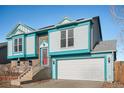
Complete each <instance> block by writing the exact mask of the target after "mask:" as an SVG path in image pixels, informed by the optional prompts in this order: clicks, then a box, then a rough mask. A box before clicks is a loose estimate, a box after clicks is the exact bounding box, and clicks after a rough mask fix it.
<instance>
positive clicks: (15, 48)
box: [14, 39, 17, 52]
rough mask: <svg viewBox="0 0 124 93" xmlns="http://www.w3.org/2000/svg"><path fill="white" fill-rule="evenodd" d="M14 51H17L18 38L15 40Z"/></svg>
mask: <svg viewBox="0 0 124 93" xmlns="http://www.w3.org/2000/svg"><path fill="white" fill-rule="evenodd" d="M14 52H17V39H15V40H14Z"/></svg>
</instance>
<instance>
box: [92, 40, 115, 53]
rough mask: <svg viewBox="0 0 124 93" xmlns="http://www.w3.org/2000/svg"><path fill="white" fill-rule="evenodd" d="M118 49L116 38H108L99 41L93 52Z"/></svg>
mask: <svg viewBox="0 0 124 93" xmlns="http://www.w3.org/2000/svg"><path fill="white" fill-rule="evenodd" d="M106 51H116V40H106V41H101V42H99V43H98V44H97V45H96V46H95V48H94V49H93V50H92V52H106Z"/></svg>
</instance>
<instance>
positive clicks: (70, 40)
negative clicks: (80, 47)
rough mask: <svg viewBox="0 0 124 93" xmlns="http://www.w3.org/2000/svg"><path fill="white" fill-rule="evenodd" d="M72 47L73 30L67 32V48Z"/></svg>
mask: <svg viewBox="0 0 124 93" xmlns="http://www.w3.org/2000/svg"><path fill="white" fill-rule="evenodd" d="M73 45H74V31H73V29H69V30H68V47H70V46H73Z"/></svg>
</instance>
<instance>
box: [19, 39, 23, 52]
mask: <svg viewBox="0 0 124 93" xmlns="http://www.w3.org/2000/svg"><path fill="white" fill-rule="evenodd" d="M19 51H22V38H19Z"/></svg>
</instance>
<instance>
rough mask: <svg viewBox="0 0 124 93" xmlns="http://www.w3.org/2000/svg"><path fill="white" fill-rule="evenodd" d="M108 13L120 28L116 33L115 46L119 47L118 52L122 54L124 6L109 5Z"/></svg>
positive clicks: (123, 47) (123, 44) (123, 45)
mask: <svg viewBox="0 0 124 93" xmlns="http://www.w3.org/2000/svg"><path fill="white" fill-rule="evenodd" d="M110 13H111V15H112V17H113V19H114V21H115V22H116V23H117V24H118V26H119V27H120V28H121V30H120V31H118V35H117V48H118V49H119V50H118V53H121V54H124V6H123V5H118V6H110Z"/></svg>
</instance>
